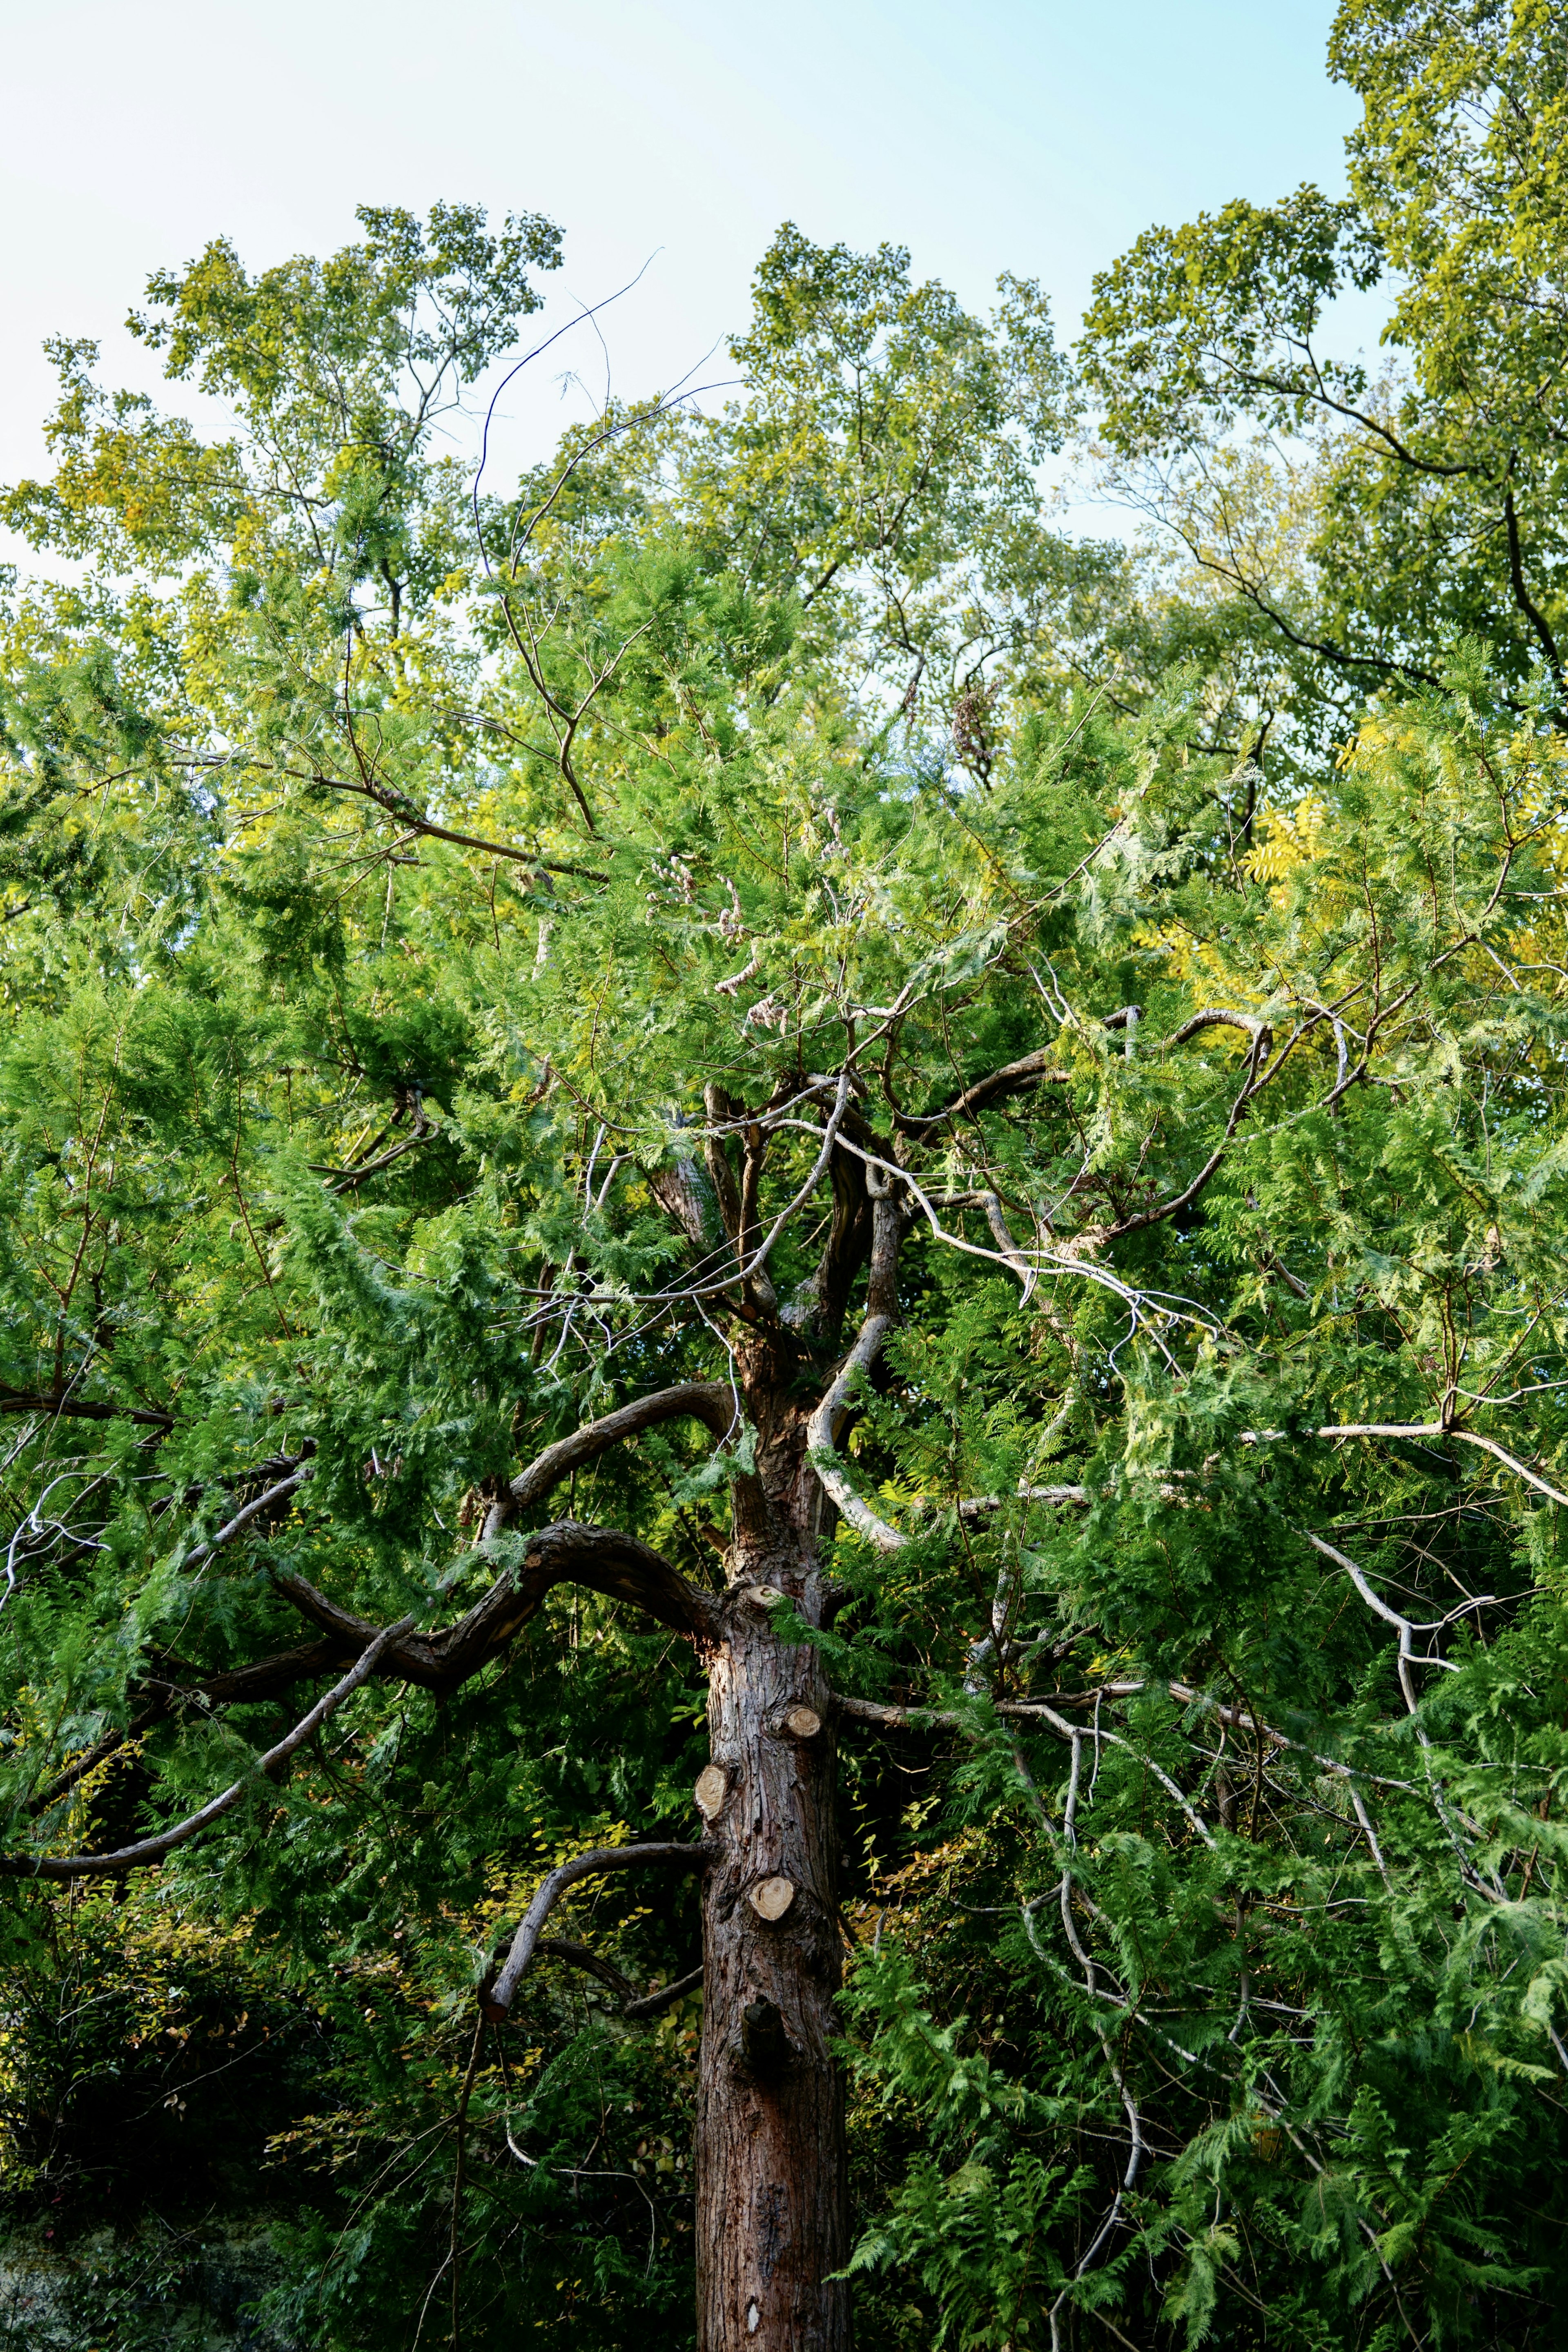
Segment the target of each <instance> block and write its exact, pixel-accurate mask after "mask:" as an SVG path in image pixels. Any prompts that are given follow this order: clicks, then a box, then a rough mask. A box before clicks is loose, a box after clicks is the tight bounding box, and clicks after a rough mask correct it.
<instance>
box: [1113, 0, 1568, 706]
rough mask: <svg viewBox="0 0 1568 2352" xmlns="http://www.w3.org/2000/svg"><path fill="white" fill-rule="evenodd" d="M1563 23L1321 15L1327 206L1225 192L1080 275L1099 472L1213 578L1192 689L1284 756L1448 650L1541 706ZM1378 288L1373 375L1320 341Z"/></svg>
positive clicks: (1563, 333) (1422, 676)
mask: <svg viewBox="0 0 1568 2352" xmlns="http://www.w3.org/2000/svg"><path fill="white" fill-rule="evenodd" d="M1563 34H1564V20H1563V10H1562V8H1561V7H1560V6H1559V5H1555V0H1468V5H1463V6H1460V7H1448V6H1446V5H1445V6H1437V5H1394V0H1342V5H1341V7H1340V9H1339V12H1338V14H1337V16H1336V17H1335V20H1334V27H1333V32H1332V35H1331V40H1330V46H1329V66H1330V71H1331V74H1332V75H1333V76H1334V77H1335V78H1336V79H1340V80H1342V81H1344V82H1346V83H1348V84H1349V86H1350V87H1351V88H1352V89H1353V90H1354V91H1355V93H1356V95H1357V97H1358V98H1359V99H1360V100H1361V101H1362V104H1363V116H1362V121H1361V123H1360V125H1359V126H1358V128H1357V130H1356V131H1355V132H1354V133H1353V134H1352V137H1351V139H1350V141H1349V142H1348V162H1349V180H1350V192H1349V194H1348V195H1347V196H1346V197H1345V198H1344V199H1343V200H1342V201H1336V200H1332V199H1331V198H1329V197H1327V196H1325V195H1323V194H1321V192H1320V191H1319V190H1318V189H1316V188H1314V187H1311V186H1303V187H1301V188H1300V189H1298V190H1297V191H1296V192H1295V194H1293V195H1289V196H1287V197H1285V198H1283V199H1282V200H1281V201H1280V202H1279V204H1277V205H1271V206H1270V205H1263V206H1260V205H1252V204H1249V203H1247V202H1245V201H1243V200H1241V199H1237V201H1236V202H1235V203H1232V204H1229V205H1226V206H1225V207H1224V208H1223V209H1222V210H1221V211H1220V212H1218V213H1217V214H1215V215H1212V216H1210V215H1206V214H1205V215H1202V216H1201V217H1200V218H1199V219H1198V220H1196V221H1194V222H1193V223H1190V224H1189V225H1187V226H1184V227H1182V228H1178V229H1168V228H1152V229H1150V230H1149V231H1148V232H1147V233H1146V234H1145V235H1144V236H1142V237H1140V238H1139V240H1138V241H1137V243H1136V244H1135V245H1134V246H1132V247H1131V248H1130V250H1129V251H1128V252H1127V253H1126V254H1124V255H1123V256H1122V257H1121V259H1120V260H1119V261H1117V262H1116V263H1115V264H1113V266H1112V267H1111V268H1110V269H1108V270H1106V271H1105V272H1103V273H1102V274H1101V276H1100V278H1098V279H1097V280H1096V289H1095V299H1094V302H1093V304H1092V306H1091V308H1090V310H1089V314H1088V318H1087V320H1086V323H1085V334H1084V339H1083V342H1082V345H1081V347H1080V350H1081V357H1082V362H1083V367H1084V375H1085V382H1086V384H1087V386H1088V388H1089V391H1090V392H1091V394H1093V395H1094V397H1095V399H1096V401H1097V403H1098V404H1099V410H1100V430H1101V431H1102V433H1103V435H1104V439H1105V442H1106V444H1107V446H1108V448H1109V451H1110V457H1111V459H1112V463H1113V470H1114V474H1115V478H1116V479H1117V481H1118V483H1119V485H1120V487H1121V492H1122V494H1123V495H1125V496H1127V497H1129V498H1131V499H1132V500H1133V501H1134V503H1135V504H1137V505H1139V506H1141V507H1142V508H1143V509H1144V510H1145V511H1146V512H1148V513H1149V514H1150V516H1151V517H1152V518H1153V519H1154V520H1156V521H1157V523H1158V524H1159V526H1160V527H1161V530H1162V532H1163V534H1167V535H1169V537H1171V538H1173V540H1174V541H1175V543H1176V544H1177V545H1179V547H1180V548H1181V549H1182V550H1183V551H1184V553H1185V555H1186V556H1187V557H1189V558H1190V559H1191V562H1192V564H1193V566H1194V567H1195V569H1196V571H1197V572H1198V574H1199V575H1200V576H1202V575H1206V576H1207V578H1208V580H1209V581H1210V582H1211V583H1213V593H1211V595H1210V596H1209V597H1208V598H1204V597H1202V596H1201V595H1200V598H1199V604H1198V610H1199V612H1200V613H1201V612H1202V611H1203V610H1204V608H1205V604H1206V606H1207V609H1208V634H1209V636H1210V639H1211V643H1212V645H1213V646H1214V648H1215V655H1216V656H1218V670H1217V674H1218V675H1219V676H1221V677H1228V678H1230V679H1231V680H1232V681H1233V682H1234V685H1235V687H1236V688H1237V689H1238V690H1240V691H1241V692H1242V694H1243V696H1244V698H1245V699H1246V700H1247V702H1248V703H1249V704H1250V707H1251V709H1252V710H1253V711H1254V712H1255V713H1258V714H1262V713H1264V712H1273V713H1274V714H1276V716H1277V718H1278V719H1279V722H1280V724H1281V726H1282V728H1283V729H1284V730H1285V732H1286V736H1287V740H1288V746H1289V740H1290V739H1293V738H1299V739H1300V741H1301V742H1302V744H1303V746H1304V747H1308V748H1310V750H1311V751H1317V750H1319V749H1321V746H1322V745H1323V744H1324V743H1325V742H1326V741H1329V740H1343V738H1344V736H1345V735H1346V733H1348V731H1349V730H1350V728H1351V727H1352V725H1353V723H1354V720H1355V718H1356V716H1357V714H1358V712H1359V709H1360V707H1361V705H1362V703H1363V701H1364V699H1365V698H1366V697H1367V696H1368V695H1369V694H1372V693H1374V692H1377V691H1380V690H1392V691H1394V692H1396V693H1398V692H1406V691H1408V690H1409V689H1410V688H1412V687H1414V686H1417V685H1426V686H1431V685H1433V684H1435V683H1436V680H1437V678H1438V677H1439V676H1440V675H1441V673H1442V670H1443V666H1444V661H1445V658H1446V656H1447V652H1448V651H1449V650H1450V649H1451V648H1452V647H1453V646H1455V645H1456V644H1457V643H1458V641H1459V640H1460V639H1462V638H1463V637H1465V636H1467V635H1474V636H1475V637H1477V638H1478V639H1479V640H1481V641H1484V643H1485V644H1486V646H1487V647H1488V650H1489V659H1490V660H1491V662H1492V664H1493V666H1494V667H1495V669H1496V672H1497V675H1498V677H1499V678H1500V680H1501V681H1503V682H1504V684H1505V687H1506V689H1507V690H1508V691H1509V692H1510V693H1512V694H1514V695H1516V696H1517V695H1518V694H1519V693H1520V692H1521V689H1522V688H1523V685H1524V682H1525V681H1526V680H1527V679H1528V678H1529V677H1531V674H1532V672H1533V671H1534V670H1536V669H1538V668H1539V669H1540V670H1542V672H1543V674H1544V675H1545V677H1547V679H1548V680H1549V682H1550V687H1551V697H1552V707H1553V709H1555V711H1556V712H1557V714H1558V717H1559V719H1561V717H1562V713H1563V708H1564V699H1563V698H1564V687H1563V644H1564V627H1565V625H1568V607H1565V605H1564V560H1565V549H1564V542H1563V530H1562V481H1563V470H1562V469H1563V380H1564V379H1563V357H1564V352H1565V350H1568V316H1565V312H1564V294H1563V246H1564V234H1563V194H1564V192H1563V152H1564V147H1565V144H1568V89H1565V86H1564V79H1563ZM1374 287H1378V288H1383V289H1386V299H1387V300H1388V304H1389V312H1388V323H1387V325H1386V327H1385V329H1384V337H1383V341H1384V346H1385V349H1386V351H1387V353H1388V359H1387V362H1386V363H1385V364H1384V367H1383V368H1382V369H1381V370H1374V368H1373V366H1372V365H1370V364H1369V363H1368V362H1366V361H1365V360H1363V359H1349V358H1344V357H1340V356H1336V355H1335V350H1334V341H1335V329H1334V321H1333V315H1332V306H1333V303H1334V301H1335V299H1336V297H1338V296H1339V295H1341V294H1342V293H1343V292H1345V291H1346V290H1347V289H1359V290H1361V291H1363V292H1364V291H1367V290H1368V289H1373V288H1374ZM1254 723H1256V720H1255V722H1254Z"/></svg>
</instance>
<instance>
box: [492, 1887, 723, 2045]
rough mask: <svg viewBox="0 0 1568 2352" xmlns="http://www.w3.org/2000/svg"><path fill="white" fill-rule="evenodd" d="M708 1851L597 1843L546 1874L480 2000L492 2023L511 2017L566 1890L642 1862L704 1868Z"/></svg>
mask: <svg viewBox="0 0 1568 2352" xmlns="http://www.w3.org/2000/svg"><path fill="white" fill-rule="evenodd" d="M710 1852H711V1849H710V1847H709V1846H707V1845H704V1844H702V1843H698V1844H696V1845H676V1844H673V1843H670V1844H659V1845H601V1846H595V1847H594V1848H593V1849H592V1850H591V1851H590V1852H589V1853H579V1854H575V1855H574V1857H573V1859H572V1860H571V1861H570V1862H563V1863H562V1864H560V1866H559V1867H558V1868H557V1869H555V1870H552V1872H551V1873H550V1875H549V1876H548V1878H546V1879H545V1880H544V1881H543V1882H542V1885H540V1886H539V1888H538V1889H537V1890H536V1892H535V1894H534V1897H533V1900H532V1902H531V1904H530V1905H529V1906H528V1908H527V1910H526V1911H525V1912H524V1913H523V1915H522V1921H521V1926H520V1927H519V1928H518V1931H517V1934H516V1935H515V1936H514V1937H513V1938H512V1944H511V1949H510V1952H509V1953H508V1955H507V1959H506V1965H505V1967H504V1968H503V1969H501V1972H500V1976H498V1977H497V1979H496V1980H495V1983H494V1984H493V1986H492V1987H491V1988H490V1990H489V1994H488V1996H482V1998H483V2004H484V2013H485V2015H486V2017H487V2018H488V2019H489V2021H490V2023H491V2024H492V2025H499V2024H500V2023H501V2022H502V2021H504V2019H505V2018H506V2017H507V2016H508V2015H509V2014H510V2009H511V2003H512V1996H513V1995H514V1994H515V1992H516V1991H517V1988H518V1985H519V1983H520V1982H521V1979H522V1974H523V1970H524V1969H526V1968H527V1966H528V1964H529V1962H530V1960H531V1958H533V1955H534V1952H535V1951H536V1950H537V1948H538V1946H539V1939H540V1935H541V1931H542V1928H543V1926H544V1923H545V1921H546V1919H548V1918H549V1916H550V1914H551V1913H552V1911H553V1909H554V1908H555V1906H556V1905H557V1903H559V1902H560V1900H561V1897H562V1896H563V1895H564V1894H565V1892H566V1890H567V1888H568V1887H569V1886H575V1885H577V1883H578V1881H579V1879H584V1878H597V1877H598V1876H599V1874H601V1872H603V1871H606V1870H633V1869H638V1868H640V1867H641V1866H642V1865H643V1864H645V1863H646V1864H659V1863H673V1864H675V1865H676V1867H677V1868H678V1869H682V1870H704V1869H706V1868H707V1866H708V1862H709V1858H710Z"/></svg>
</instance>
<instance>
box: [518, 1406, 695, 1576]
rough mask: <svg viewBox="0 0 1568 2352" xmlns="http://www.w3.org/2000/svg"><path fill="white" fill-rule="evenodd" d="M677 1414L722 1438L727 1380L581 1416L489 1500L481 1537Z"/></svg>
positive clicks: (679, 1419) (677, 1417)
mask: <svg viewBox="0 0 1568 2352" xmlns="http://www.w3.org/2000/svg"><path fill="white" fill-rule="evenodd" d="M682 1420H691V1421H700V1422H701V1423H704V1425H705V1426H706V1427H707V1428H708V1429H710V1431H711V1432H712V1433H713V1435H714V1436H715V1437H716V1438H718V1439H719V1441H720V1443H721V1444H722V1442H723V1441H724V1439H725V1438H726V1437H730V1436H731V1435H733V1434H735V1433H736V1431H735V1400H734V1396H733V1394H732V1393H731V1389H730V1387H729V1384H728V1382H727V1381H680V1382H679V1384H678V1385H677V1386H676V1387H674V1388H668V1389H656V1390H655V1391H654V1392H653V1393H652V1395H651V1396H645V1397H638V1398H637V1399H636V1401H635V1402H633V1403H631V1404H624V1405H621V1406H620V1407H619V1408H618V1409H617V1410H616V1412H606V1413H605V1414H603V1415H602V1416H601V1417H600V1419H599V1420H597V1421H586V1422H584V1423H583V1426H582V1427H581V1429H574V1431H573V1432H572V1434H571V1435H570V1437H562V1438H558V1439H557V1440H556V1442H555V1444H553V1445H547V1446H546V1447H545V1449H544V1451H543V1453H542V1454H536V1455H535V1456H534V1458H533V1460H532V1461H531V1463H530V1464H529V1465H528V1467H527V1468H526V1469H525V1470H520V1471H519V1472H518V1474H517V1475H516V1477H515V1478H513V1479H512V1481H511V1483H510V1486H508V1487H507V1490H506V1492H505V1494H504V1495H503V1496H501V1497H500V1500H499V1501H498V1502H496V1503H493V1504H492V1505H491V1506H490V1509H489V1514H488V1516H487V1517H486V1519H485V1529H484V1532H485V1537H486V1538H489V1537H491V1536H497V1535H499V1534H500V1531H501V1529H502V1528H504V1527H506V1526H507V1525H508V1524H509V1523H510V1521H511V1520H512V1519H513V1518H515V1517H517V1515H518V1513H519V1512H521V1511H526V1510H527V1509H529V1508H530V1507H531V1505H532V1504H534V1503H537V1502H539V1501H540V1500H541V1499H542V1496H545V1495H548V1494H549V1492H550V1490H551V1488H552V1486H559V1485H560V1484H561V1481H562V1480H563V1478H567V1477H570V1476H571V1475H572V1473H573V1471H574V1470H578V1469H581V1468H582V1466H583V1465H584V1463H586V1462H595V1461H597V1459H598V1457H599V1455H600V1454H605V1453H607V1452H608V1450H609V1448H610V1447H611V1446H612V1445H618V1444H620V1443H621V1441H622V1439H623V1438H626V1437H636V1436H637V1435H638V1433H640V1432H641V1431H643V1430H645V1429H654V1428H657V1427H658V1425H659V1423H663V1422H667V1421H682Z"/></svg>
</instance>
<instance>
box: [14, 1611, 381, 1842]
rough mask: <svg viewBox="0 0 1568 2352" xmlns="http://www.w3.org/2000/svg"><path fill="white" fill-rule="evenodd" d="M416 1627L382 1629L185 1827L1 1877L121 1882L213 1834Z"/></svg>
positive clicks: (185, 1821) (319, 1727)
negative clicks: (124, 1873) (126, 1873)
mask: <svg viewBox="0 0 1568 2352" xmlns="http://www.w3.org/2000/svg"><path fill="white" fill-rule="evenodd" d="M413 1622H414V1620H413V1618H412V1617H400V1618H399V1619H398V1621H397V1622H396V1624H395V1625H384V1626H383V1627H382V1629H381V1631H380V1632H379V1633H375V1634H374V1638H373V1639H372V1641H371V1643H370V1644H369V1646H368V1647H367V1648H366V1649H365V1651H364V1653H363V1655H362V1656H361V1657H360V1658H359V1659H358V1660H357V1662H356V1663H355V1664H353V1666H351V1667H350V1669H349V1671H348V1673H347V1674H346V1675H344V1676H343V1677H342V1681H341V1682H336V1683H334V1684H333V1685H332V1687H331V1690H330V1691H326V1692H324V1693H323V1694H322V1696H321V1697H320V1698H319V1699H318V1700H317V1701H316V1704H315V1706H313V1707H312V1708H311V1709H310V1713H309V1715H307V1716H305V1717H302V1718H301V1720H300V1722H299V1723H297V1724H296V1725H295V1726H294V1728H293V1730H292V1731H289V1732H285V1733H284V1735H283V1738H281V1739H279V1741H278V1742H277V1744H276V1745H275V1746H274V1747H271V1748H268V1750H267V1753H266V1754H265V1756H258V1757H257V1759H255V1761H254V1763H252V1765H251V1766H250V1768H249V1769H248V1770H247V1771H246V1772H243V1773H242V1774H241V1775H240V1777H239V1779H238V1780H235V1781H233V1782H231V1784H230V1785H229V1787H228V1788H226V1789H225V1790H224V1791H223V1793H222V1794H221V1796H216V1797H214V1798H213V1799H212V1800H211V1801H210V1802H209V1803H207V1804H205V1805H203V1806H202V1807H201V1808H200V1810H199V1811H196V1812H194V1813H190V1814H188V1815H187V1816H186V1818H185V1819H184V1821H183V1822H175V1824H174V1828H173V1829H168V1830H160V1831H159V1832H158V1834H157V1835H156V1836H155V1837H149V1838H141V1839H138V1841H137V1842H136V1843H135V1844H134V1845H122V1846H118V1847H117V1848H116V1849H115V1851H114V1852H113V1853H66V1854H3V1855H0V1872H4V1873H5V1874H7V1875H8V1876H11V1877H14V1878H103V1877H113V1876H117V1875H118V1874H119V1873H120V1872H121V1871H125V1870H135V1869H137V1868H139V1867H140V1866H141V1865H142V1864H145V1863H150V1862H162V1860H163V1856H164V1855H165V1854H166V1853H173V1851H174V1848H175V1846H177V1845H184V1844H185V1843H186V1842H187V1841H188V1840H189V1839H191V1838H194V1837H195V1836H197V1835H198V1834H199V1833H200V1832H201V1831H203V1830H205V1829H208V1828H210V1827H211V1825H212V1823H213V1822H216V1821H218V1820H220V1819H221V1818H222V1816H223V1815H224V1814H225V1813H226V1812H229V1811H232V1810H233V1808H234V1807H235V1806H236V1805H237V1804H238V1802H239V1801H240V1799H241V1797H243V1796H244V1795H245V1793H246V1790H247V1789H248V1788H249V1787H250V1786H251V1783H252V1782H253V1781H254V1780H258V1779H259V1778H260V1777H261V1776H262V1775H264V1774H266V1773H268V1772H272V1771H274V1770H276V1769H277V1767H278V1766H279V1764H283V1763H286V1762H287V1761H288V1759H289V1757H290V1756H292V1755H293V1753H294V1751H295V1749H296V1748H301V1747H303V1745H304V1743H305V1741H306V1740H307V1739H309V1738H310V1736H311V1734H312V1733H313V1732H316V1731H319V1730H320V1729H321V1726H322V1724H323V1723H325V1722H326V1720H327V1717H329V1716H330V1715H334V1714H335V1713H336V1712H337V1710H338V1708H339V1707H340V1706H342V1703H343V1701H344V1700H345V1699H346V1698H352V1696H353V1694H354V1692H355V1691H356V1690H358V1689H359V1687H360V1685H362V1684H363V1683H365V1682H367V1681H368V1680H369V1679H370V1676H371V1675H373V1674H374V1671H375V1668H376V1666H377V1664H378V1663H379V1661H380V1659H381V1657H382V1654H383V1653H384V1651H386V1650H387V1649H389V1648H390V1647H391V1645H392V1644H393V1643H395V1641H396V1640H397V1638H398V1636H399V1635H400V1634H401V1633H406V1631H407V1630H408V1628H409V1627H410V1626H411V1625H412V1624H413Z"/></svg>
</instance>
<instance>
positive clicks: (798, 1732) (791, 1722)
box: [784, 1706, 822, 1739]
mask: <svg viewBox="0 0 1568 2352" xmlns="http://www.w3.org/2000/svg"><path fill="white" fill-rule="evenodd" d="M784 1729H785V1730H786V1731H787V1732H788V1733H789V1734H790V1736H791V1737H792V1738H795V1739H815V1738H816V1735H817V1733H818V1732H819V1731H820V1730H821V1729H822V1717H820V1716H819V1715H818V1713H817V1712H816V1708H815V1707H814V1706H792V1707H791V1709H790V1711H789V1713H788V1714H787V1715H786V1716H785V1717H784Z"/></svg>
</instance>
